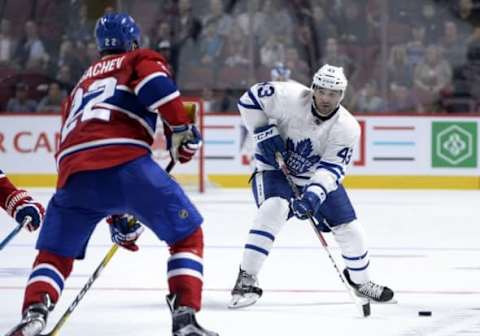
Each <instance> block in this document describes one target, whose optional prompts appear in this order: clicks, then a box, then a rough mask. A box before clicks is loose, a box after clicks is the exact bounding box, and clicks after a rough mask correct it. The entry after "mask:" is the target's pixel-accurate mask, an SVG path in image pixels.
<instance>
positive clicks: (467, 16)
mask: <svg viewBox="0 0 480 336" xmlns="http://www.w3.org/2000/svg"><path fill="white" fill-rule="evenodd" d="M450 6H451V7H450V8H451V12H452V13H453V14H454V16H455V17H456V18H458V19H460V20H461V21H463V22H465V23H468V24H469V25H470V26H472V27H479V26H480V13H479V11H478V10H477V9H475V6H474V2H473V0H452V1H450Z"/></svg>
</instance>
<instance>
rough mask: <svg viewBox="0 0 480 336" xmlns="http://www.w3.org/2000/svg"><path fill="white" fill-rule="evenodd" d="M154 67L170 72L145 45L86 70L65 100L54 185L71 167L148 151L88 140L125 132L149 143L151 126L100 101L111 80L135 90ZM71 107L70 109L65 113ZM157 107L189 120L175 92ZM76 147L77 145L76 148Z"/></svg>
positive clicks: (177, 120)
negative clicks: (172, 98)
mask: <svg viewBox="0 0 480 336" xmlns="http://www.w3.org/2000/svg"><path fill="white" fill-rule="evenodd" d="M155 72H164V73H167V74H170V71H169V70H168V65H166V62H165V59H164V58H163V57H162V56H161V55H160V54H158V53H156V52H154V51H152V50H147V49H137V50H134V51H131V52H127V53H124V54H119V55H111V56H108V57H106V58H103V59H101V60H99V61H98V62H96V63H94V64H92V65H91V66H90V67H89V68H88V69H87V70H86V71H85V73H84V74H83V76H82V78H81V80H80V82H79V83H78V84H77V86H76V87H75V89H74V91H73V92H72V94H71V96H70V97H69V100H68V102H67V103H66V104H64V111H63V116H64V122H63V123H62V124H63V125H62V136H64V139H63V140H62V142H61V144H60V148H59V151H58V153H57V157H58V156H59V155H60V156H61V157H60V158H61V160H59V163H58V170H59V177H58V183H57V187H58V188H61V187H62V186H63V185H64V184H65V182H66V181H67V179H68V177H69V176H70V175H72V174H74V173H77V172H80V171H86V170H98V169H104V168H109V167H113V166H117V165H120V164H123V163H125V162H128V161H131V160H133V159H135V158H138V157H140V156H142V155H145V154H147V153H148V150H147V149H145V148H141V147H137V146H132V145H131V144H129V141H126V142H125V144H123V145H119V144H115V145H111V146H105V147H98V146H94V145H93V146H90V145H91V144H95V143H96V141H101V142H102V143H104V142H108V139H113V140H114V139H124V138H125V139H132V140H134V141H136V142H138V141H140V142H142V143H146V144H148V145H151V144H152V142H153V139H152V135H151V131H150V133H149V131H148V130H147V129H145V125H142V123H141V122H140V121H139V120H138V118H137V119H135V118H133V117H129V116H128V115H127V114H126V113H122V112H119V111H118V110H115V108H114V107H112V106H108V104H104V105H102V103H104V102H105V101H107V100H108V98H109V97H112V93H111V92H112V91H111V89H112V88H111V86H113V85H115V87H116V88H118V87H119V86H120V87H125V86H126V87H128V88H129V89H130V90H131V91H132V92H133V91H134V88H135V87H136V85H137V84H138V83H140V82H141V81H142V80H143V79H144V78H145V77H147V76H148V75H150V74H152V73H155ZM159 98H161V97H159ZM120 107H122V106H120ZM87 112H88V113H87ZM132 112H135V111H132ZM69 113H72V115H71V116H69ZM73 113H76V114H73ZM160 113H161V114H165V119H167V120H168V121H169V122H171V123H172V124H174V125H177V124H181V123H189V121H188V117H187V113H186V111H185V110H184V108H183V105H182V102H181V100H180V99H178V98H177V99H174V100H172V101H170V102H168V103H166V104H165V107H163V106H162V109H161V111H160ZM65 125H67V126H68V127H66V126H65ZM67 129H68V133H67ZM83 144H86V145H85V146H83ZM77 148H81V150H79V151H77ZM69 149H70V150H69ZM65 153H68V155H65Z"/></svg>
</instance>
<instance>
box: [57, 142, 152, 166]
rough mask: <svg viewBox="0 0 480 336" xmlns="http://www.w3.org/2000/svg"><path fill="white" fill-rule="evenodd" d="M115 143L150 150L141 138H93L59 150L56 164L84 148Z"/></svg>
mask: <svg viewBox="0 0 480 336" xmlns="http://www.w3.org/2000/svg"><path fill="white" fill-rule="evenodd" d="M116 145H131V146H138V147H142V148H145V149H147V150H148V151H149V152H150V151H151V149H150V145H149V144H148V143H147V142H145V141H141V140H135V139H130V138H110V139H102V140H94V141H89V142H84V143H81V144H78V145H75V146H71V147H68V148H67V149H65V150H63V151H62V152H59V153H58V156H57V166H58V165H59V164H60V161H62V160H63V159H64V158H65V157H66V156H68V155H71V154H74V153H77V152H81V151H84V150H89V149H92V148H98V147H105V146H116Z"/></svg>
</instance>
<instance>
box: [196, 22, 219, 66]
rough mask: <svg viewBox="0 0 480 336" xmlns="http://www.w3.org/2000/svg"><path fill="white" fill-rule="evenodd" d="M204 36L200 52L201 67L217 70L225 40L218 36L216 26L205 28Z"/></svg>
mask: <svg viewBox="0 0 480 336" xmlns="http://www.w3.org/2000/svg"><path fill="white" fill-rule="evenodd" d="M203 31H204V34H202V37H201V38H200V43H199V52H200V55H199V56H200V65H201V66H203V67H208V68H211V69H212V70H213V69H216V68H217V66H218V65H217V61H218V56H219V55H220V52H221V51H222V47H223V38H222V37H221V36H220V35H219V34H217V32H216V30H215V26H213V25H209V26H206V27H204V29H203Z"/></svg>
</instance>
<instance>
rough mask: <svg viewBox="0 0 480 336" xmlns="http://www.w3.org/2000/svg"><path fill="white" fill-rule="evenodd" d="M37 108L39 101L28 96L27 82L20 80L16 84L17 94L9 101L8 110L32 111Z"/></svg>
mask: <svg viewBox="0 0 480 336" xmlns="http://www.w3.org/2000/svg"><path fill="white" fill-rule="evenodd" d="M36 110H37V102H36V101H35V100H33V99H29V98H28V86H27V84H25V83H23V82H20V83H18V84H17V85H15V96H14V97H12V98H10V99H9V100H8V103H7V112H18V113H31V112H35V111H36Z"/></svg>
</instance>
